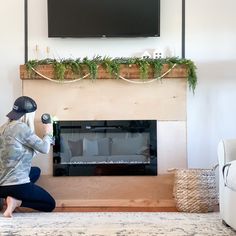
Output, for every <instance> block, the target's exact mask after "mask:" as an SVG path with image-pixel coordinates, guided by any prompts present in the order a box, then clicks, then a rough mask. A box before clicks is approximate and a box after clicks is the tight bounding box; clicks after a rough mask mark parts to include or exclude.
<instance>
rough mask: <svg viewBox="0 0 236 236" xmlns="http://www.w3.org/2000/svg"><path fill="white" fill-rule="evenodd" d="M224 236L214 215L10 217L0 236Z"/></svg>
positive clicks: (228, 231) (1, 222) (0, 225)
mask: <svg viewBox="0 0 236 236" xmlns="http://www.w3.org/2000/svg"><path fill="white" fill-rule="evenodd" d="M13 235H14V236H15V235H16V236H18V235H24V236H41V235H47V236H67V235H70V236H75V235H76V236H77V235H79V236H156V235H162V236H169V235H171V236H180V235H181V236H183V235H188V236H209V235H212V236H213V235H214V236H227V235H229V236H230V235H236V233H235V231H233V230H231V228H227V227H226V226H224V225H223V224H222V222H221V219H220V217H219V214H218V213H207V214H191V213H165V212H164V213H163V212H158V213H149V212H148V213H142V212H138V213H127V212H124V213H116V212H114V213H113V212H112V213H111V212H107V213H14V217H13V218H4V217H0V236H13Z"/></svg>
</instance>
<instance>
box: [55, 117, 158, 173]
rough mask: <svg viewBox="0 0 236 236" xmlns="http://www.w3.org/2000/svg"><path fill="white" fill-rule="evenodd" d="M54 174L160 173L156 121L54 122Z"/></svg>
mask: <svg viewBox="0 0 236 236" xmlns="http://www.w3.org/2000/svg"><path fill="white" fill-rule="evenodd" d="M53 129H54V136H55V145H54V146H53V175H54V176H110V175H111V176H122V175H124V176H127V175H157V127H156V120H99V121H97V120H96V121H92V120H88V121H54V123H53Z"/></svg>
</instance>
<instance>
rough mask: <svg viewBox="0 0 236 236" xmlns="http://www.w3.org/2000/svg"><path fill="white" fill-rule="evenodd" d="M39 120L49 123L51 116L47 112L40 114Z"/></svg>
mask: <svg viewBox="0 0 236 236" xmlns="http://www.w3.org/2000/svg"><path fill="white" fill-rule="evenodd" d="M41 121H42V122H43V124H50V123H52V119H51V116H50V115H49V114H48V113H44V114H42V116H41Z"/></svg>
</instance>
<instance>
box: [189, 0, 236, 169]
mask: <svg viewBox="0 0 236 236" xmlns="http://www.w3.org/2000/svg"><path fill="white" fill-rule="evenodd" d="M235 9H236V1H235V0H224V1H222V0H207V1H205V0H198V1H195V0H186V13H187V15H186V57H188V58H191V59H192V60H193V61H195V62H196V65H197V67H198V85H197V89H196V93H195V95H194V96H193V95H192V94H191V93H190V94H189V96H188V128H187V130H188V161H189V166H191V167H206V166H212V165H213V164H215V163H216V162H217V152H216V150H217V145H218V142H219V140H220V139H221V138H235V137H236V106H235V101H236V75H235V71H234V69H235V68H236V43H235V42H236V27H235V22H236V15H235Z"/></svg>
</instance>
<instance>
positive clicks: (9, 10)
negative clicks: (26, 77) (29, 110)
mask: <svg viewBox="0 0 236 236" xmlns="http://www.w3.org/2000/svg"><path fill="white" fill-rule="evenodd" d="M23 2H24V1H23V0H11V1H4V0H0V5H1V7H0V29H1V33H0V72H1V75H0V101H1V105H0V124H2V123H3V122H5V121H6V120H7V119H6V114H7V113H8V112H9V111H10V109H11V107H12V104H13V101H14V100H15V98H17V97H18V96H20V95H21V81H20V80H19V70H18V68H19V65H20V64H22V63H24V8H23Z"/></svg>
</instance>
